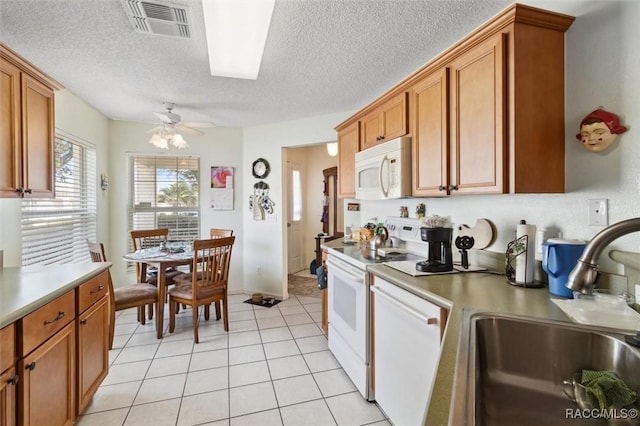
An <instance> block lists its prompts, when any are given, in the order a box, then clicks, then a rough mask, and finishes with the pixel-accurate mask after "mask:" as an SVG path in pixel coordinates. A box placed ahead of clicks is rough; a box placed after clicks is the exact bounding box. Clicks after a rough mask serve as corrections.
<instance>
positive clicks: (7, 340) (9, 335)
mask: <svg viewBox="0 0 640 426" xmlns="http://www.w3.org/2000/svg"><path fill="white" fill-rule="evenodd" d="M15 360H16V327H15V325H13V324H9V325H8V326H6V327H4V328H3V329H1V330H0V372H2V371H4V370H6V369H7V368H9V367H11V366H12V365H13V364H14V362H15Z"/></svg>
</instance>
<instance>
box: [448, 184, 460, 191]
mask: <svg viewBox="0 0 640 426" xmlns="http://www.w3.org/2000/svg"><path fill="white" fill-rule="evenodd" d="M457 190H458V185H449V191H457Z"/></svg>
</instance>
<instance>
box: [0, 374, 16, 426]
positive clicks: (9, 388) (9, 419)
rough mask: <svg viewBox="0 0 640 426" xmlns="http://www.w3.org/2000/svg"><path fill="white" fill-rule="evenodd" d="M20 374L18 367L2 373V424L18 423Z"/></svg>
mask: <svg viewBox="0 0 640 426" xmlns="http://www.w3.org/2000/svg"><path fill="white" fill-rule="evenodd" d="M17 385H18V376H17V375H16V369H15V368H13V367H12V368H10V369H8V370H7V371H5V372H4V373H2V374H0V426H13V425H15V424H16V396H17Z"/></svg>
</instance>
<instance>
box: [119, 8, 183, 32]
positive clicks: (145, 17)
mask: <svg viewBox="0 0 640 426" xmlns="http://www.w3.org/2000/svg"><path fill="white" fill-rule="evenodd" d="M123 4H124V9H125V11H126V12H127V16H128V17H129V21H131V25H133V28H134V29H135V30H136V31H138V32H141V33H149V34H160V35H166V36H172V37H184V38H190V37H191V30H190V27H189V20H188V12H187V8H186V7H185V6H181V5H176V4H167V3H160V2H150V1H140V0H123Z"/></svg>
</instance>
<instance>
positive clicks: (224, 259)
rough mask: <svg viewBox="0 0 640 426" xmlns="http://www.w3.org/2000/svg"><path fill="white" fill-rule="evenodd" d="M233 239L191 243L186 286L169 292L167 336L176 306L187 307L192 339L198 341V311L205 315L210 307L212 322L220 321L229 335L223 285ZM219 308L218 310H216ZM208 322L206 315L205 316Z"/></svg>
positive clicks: (174, 322)
mask: <svg viewBox="0 0 640 426" xmlns="http://www.w3.org/2000/svg"><path fill="white" fill-rule="evenodd" d="M235 239H236V237H226V238H214V239H210V240H196V241H194V242H193V264H192V266H193V270H194V271H196V270H197V271H200V273H201V275H200V278H198V275H199V274H193V275H192V276H191V284H190V285H179V286H175V287H173V288H171V289H170V290H169V332H170V333H173V332H174V330H175V327H176V311H177V309H178V305H179V304H180V303H182V304H184V305H190V306H191V311H192V312H191V315H192V323H193V338H194V340H195V343H198V342H199V341H200V340H199V338H198V307H199V306H204V307H205V312H206V310H207V308H208V306H209V305H210V304H211V303H214V304H215V307H216V320H219V319H220V317H222V319H223V321H224V329H225V331H229V315H228V306H227V283H228V278H229V264H230V262H231V250H232V248H233V243H234V242H235ZM220 305H222V307H221V306H220ZM205 319H208V315H205Z"/></svg>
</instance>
